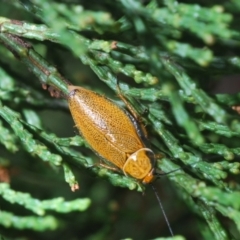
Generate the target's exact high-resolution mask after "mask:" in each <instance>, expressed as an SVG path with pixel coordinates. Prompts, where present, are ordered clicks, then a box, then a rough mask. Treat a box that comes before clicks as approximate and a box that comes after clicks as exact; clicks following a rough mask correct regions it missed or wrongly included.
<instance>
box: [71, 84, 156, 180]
mask: <svg viewBox="0 0 240 240" xmlns="http://www.w3.org/2000/svg"><path fill="white" fill-rule="evenodd" d="M68 103H69V108H70V111H71V114H72V116H73V119H74V122H75V124H76V126H77V128H78V130H79V131H80V133H81V135H82V136H83V137H84V138H85V139H86V141H87V142H88V144H89V145H90V146H91V147H92V149H93V150H94V151H95V152H96V153H97V154H98V155H99V156H101V157H102V158H103V159H105V160H107V161H108V162H110V163H112V164H114V165H115V166H117V167H118V168H119V169H121V170H122V171H123V173H124V174H125V175H130V176H132V177H133V178H135V179H137V180H140V181H142V182H143V183H150V182H152V181H153V179H154V164H155V155H154V153H153V151H152V150H151V149H150V148H147V147H146V145H145V143H144V140H143V138H144V136H143V134H142V131H141V129H140V127H139V126H138V123H137V120H136V119H135V118H134V117H133V116H132V115H130V114H129V113H128V112H126V111H124V110H123V109H121V108H120V107H118V106H117V105H115V104H114V103H113V102H111V101H110V100H108V99H107V98H105V97H104V96H101V95H99V94H97V93H95V92H92V91H90V90H87V89H84V88H82V87H76V86H71V85H70V86H69V96H68Z"/></svg>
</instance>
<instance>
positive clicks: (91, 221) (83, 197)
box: [0, 0, 240, 240]
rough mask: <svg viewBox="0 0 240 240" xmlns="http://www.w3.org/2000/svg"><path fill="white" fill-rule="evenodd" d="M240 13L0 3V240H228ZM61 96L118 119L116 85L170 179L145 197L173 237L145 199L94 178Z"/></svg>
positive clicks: (141, 192)
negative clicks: (100, 102)
mask: <svg viewBox="0 0 240 240" xmlns="http://www.w3.org/2000/svg"><path fill="white" fill-rule="evenodd" d="M239 13H240V3H239V1H238V0H232V1H219V2H218V3H217V4H216V3H214V2H211V1H194V2H192V1H184V2H183V1H175V0H162V1H160V0H159V1H158V0H152V1H148V0H146V1H137V0H119V1H107V0H105V1H76V0H73V1H61V2H59V1H53V0H52V1H47V0H41V1H40V0H24V1H23V0H19V1H17V0H12V1H1V2H0V56H1V57H0V151H1V155H0V193H1V194H0V236H1V239H87V240H95V239H140V240H141V239H143V240H144V239H176V240H177V239H207V240H208V239H217V240H225V239H238V238H239V235H240V192H239V189H240V184H239V174H240V162H239V155H240V117H239V114H238V112H240V110H239V107H238V105H239V103H240V95H239V93H238V91H239V89H238V88H239V86H240V84H239V80H240V75H239V69H240V58H239V56H238V55H239V50H240V33H239V32H240V25H239ZM67 82H71V83H73V84H75V85H78V86H82V87H86V88H88V89H91V90H93V91H96V92H98V93H100V94H103V95H105V96H107V97H108V98H111V99H112V100H113V101H116V103H117V104H119V105H120V106H123V103H122V102H121V101H120V99H119V98H118V97H117V94H118V90H117V84H118V85H119V87H120V89H121V92H122V94H123V95H124V96H125V98H126V99H127V100H128V101H129V103H131V105H132V106H133V108H134V109H135V110H136V111H137V112H138V114H139V115H140V116H141V118H142V121H143V123H144V124H145V125H146V128H147V131H148V133H149V141H150V142H151V146H152V149H153V151H154V152H155V153H156V154H158V155H157V166H156V168H157V169H158V171H162V172H164V173H168V172H171V171H173V172H172V173H169V174H167V175H164V174H163V176H162V177H161V179H160V180H158V181H156V182H155V183H154V184H155V187H156V188H157V189H158V192H159V194H160V197H161V199H162V203H163V205H164V208H165V211H166V214H167V216H168V218H169V221H170V224H171V227H172V229H173V232H174V234H175V235H176V236H174V237H171V236H170V233H169V230H168V228H167V225H166V223H165V221H164V218H163V216H162V213H161V210H160V209H159V206H158V203H157V201H156V199H155V197H154V194H153V193H152V191H151V188H150V187H149V186H143V185H142V184H141V183H139V182H137V181H136V180H135V179H132V178H130V177H128V176H124V175H123V174H121V173H118V172H114V171H111V170H109V169H106V168H103V167H101V166H100V165H99V164H98V162H99V157H97V156H96V155H95V154H94V153H93V152H92V151H91V149H89V146H88V145H87V143H86V142H85V140H84V139H82V137H81V136H79V134H78V133H77V130H74V123H73V121H72V119H71V115H70V112H69V109H68V105H67V102H66V100H65V99H64V98H61V96H64V95H65V96H66V95H67V94H68V90H67V84H66V83H67ZM42 86H43V87H44V88H46V87H47V86H51V87H52V88H53V89H58V90H59V92H57V93H60V98H53V97H51V96H50V94H49V92H48V91H44V89H43V88H42ZM57 93H56V92H55V95H56V94H57ZM160 154H163V155H164V156H163V157H160ZM177 169H179V170H177ZM174 170H177V171H174ZM71 190H72V191H71ZM169 236H170V237H169Z"/></svg>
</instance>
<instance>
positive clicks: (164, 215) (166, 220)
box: [150, 184, 174, 237]
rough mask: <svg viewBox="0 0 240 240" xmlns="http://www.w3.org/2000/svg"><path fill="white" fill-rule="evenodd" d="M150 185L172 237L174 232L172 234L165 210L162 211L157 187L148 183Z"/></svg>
mask: <svg viewBox="0 0 240 240" xmlns="http://www.w3.org/2000/svg"><path fill="white" fill-rule="evenodd" d="M150 185H151V187H152V190H153V192H154V193H155V196H156V198H157V201H158V204H159V206H160V208H161V211H162V213H163V217H164V219H165V222H166V223H167V226H168V229H169V232H170V234H171V235H172V237H173V236H174V234H173V231H172V228H171V225H170V222H169V220H168V218H167V215H166V213H165V211H164V208H163V205H162V201H161V199H160V196H159V194H158V192H157V189H156V188H155V186H154V185H153V184H150Z"/></svg>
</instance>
